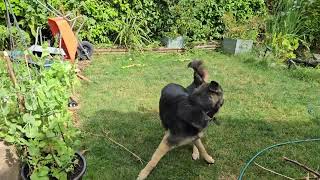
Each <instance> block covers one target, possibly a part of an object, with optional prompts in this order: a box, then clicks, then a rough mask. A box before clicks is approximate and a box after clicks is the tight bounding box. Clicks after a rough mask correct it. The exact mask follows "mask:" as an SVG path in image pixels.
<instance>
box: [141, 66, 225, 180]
mask: <svg viewBox="0 0 320 180" xmlns="http://www.w3.org/2000/svg"><path fill="white" fill-rule="evenodd" d="M188 67H191V68H193V70H194V74H193V76H194V80H193V82H192V83H191V84H190V85H189V86H188V87H187V88H184V87H182V86H181V85H178V84H174V83H171V84H168V85H167V86H165V87H164V88H163V89H162V91H161V97H160V103H159V105H160V107H159V112H160V119H161V122H162V125H163V127H164V128H165V130H166V131H165V135H164V137H163V139H162V141H161V143H160V145H159V146H158V148H157V150H156V151H155V152H154V154H153V156H152V158H151V160H150V161H149V162H148V164H147V165H146V167H145V168H144V169H142V170H141V172H140V174H139V176H138V178H137V179H138V180H142V179H146V178H147V176H148V175H149V174H150V172H151V171H152V170H153V168H155V166H156V165H157V164H158V162H159V161H160V159H161V158H162V157H163V156H164V155H165V154H166V153H167V152H169V151H170V150H172V149H173V148H175V147H178V146H182V145H186V144H193V153H192V158H193V159H194V160H196V159H199V157H200V156H201V157H202V158H204V160H205V161H206V162H207V163H210V164H213V163H214V159H213V158H212V157H211V156H210V155H209V154H208V153H207V151H206V149H205V148H204V146H203V144H202V142H201V139H200V138H201V137H202V136H203V131H204V130H205V128H206V127H207V126H208V123H209V121H210V120H211V119H212V118H213V117H214V115H215V114H216V113H217V112H218V111H219V109H220V107H221V106H222V105H223V102H224V100H223V90H222V88H221V86H220V85H219V83H217V82H215V81H211V82H210V83H207V82H206V81H207V79H208V73H207V71H206V70H205V68H204V67H203V63H202V61H198V60H194V61H192V62H190V63H189V64H188Z"/></svg>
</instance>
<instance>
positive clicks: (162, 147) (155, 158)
mask: <svg viewBox="0 0 320 180" xmlns="http://www.w3.org/2000/svg"><path fill="white" fill-rule="evenodd" d="M168 137H169V132H168V131H167V132H166V134H165V135H164V137H163V139H162V141H161V143H160V144H159V146H158V148H157V150H156V151H155V152H154V153H153V155H152V158H151V160H150V161H149V162H148V164H147V165H146V167H145V168H144V169H142V170H141V171H140V173H139V176H138V178H137V180H143V179H146V178H147V176H148V175H149V174H150V172H151V171H152V170H153V168H155V167H156V165H157V164H158V162H159V161H160V159H161V158H162V157H163V156H164V155H165V154H166V153H167V152H168V151H170V150H171V149H172V148H173V146H171V145H169V143H168Z"/></svg>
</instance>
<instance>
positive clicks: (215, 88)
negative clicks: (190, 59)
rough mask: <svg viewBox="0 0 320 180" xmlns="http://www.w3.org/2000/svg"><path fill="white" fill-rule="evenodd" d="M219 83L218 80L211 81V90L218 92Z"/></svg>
mask: <svg viewBox="0 0 320 180" xmlns="http://www.w3.org/2000/svg"><path fill="white" fill-rule="evenodd" d="M219 86H220V85H219V83H217V82H216V81H211V82H210V84H209V90H210V91H211V92H217V91H219Z"/></svg>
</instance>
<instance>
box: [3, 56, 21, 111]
mask: <svg viewBox="0 0 320 180" xmlns="http://www.w3.org/2000/svg"><path fill="white" fill-rule="evenodd" d="M3 55H4V59H5V61H6V64H7V71H8V74H9V77H10V79H11V81H12V83H13V86H14V87H15V88H17V86H18V83H17V78H16V75H15V73H14V71H13V67H12V62H11V60H10V58H9V55H8V53H7V52H6V51H4V52H3ZM17 97H18V102H19V110H20V112H24V111H25V109H26V107H25V105H24V97H23V96H22V95H21V94H20V93H19V92H17Z"/></svg>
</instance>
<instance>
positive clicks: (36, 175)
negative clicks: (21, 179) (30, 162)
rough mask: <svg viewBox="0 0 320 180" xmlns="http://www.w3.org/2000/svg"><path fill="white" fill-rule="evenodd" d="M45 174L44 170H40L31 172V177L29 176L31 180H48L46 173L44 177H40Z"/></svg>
mask: <svg viewBox="0 0 320 180" xmlns="http://www.w3.org/2000/svg"><path fill="white" fill-rule="evenodd" d="M41 173H42V174H45V173H46V170H45V169H42V171H41V172H40V171H39V170H36V171H33V173H32V175H31V176H30V179H31V180H49V177H48V173H47V174H46V175H41Z"/></svg>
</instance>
